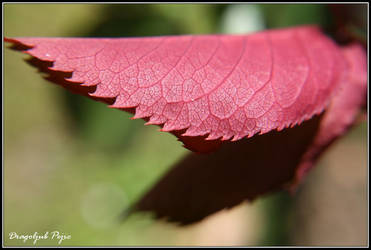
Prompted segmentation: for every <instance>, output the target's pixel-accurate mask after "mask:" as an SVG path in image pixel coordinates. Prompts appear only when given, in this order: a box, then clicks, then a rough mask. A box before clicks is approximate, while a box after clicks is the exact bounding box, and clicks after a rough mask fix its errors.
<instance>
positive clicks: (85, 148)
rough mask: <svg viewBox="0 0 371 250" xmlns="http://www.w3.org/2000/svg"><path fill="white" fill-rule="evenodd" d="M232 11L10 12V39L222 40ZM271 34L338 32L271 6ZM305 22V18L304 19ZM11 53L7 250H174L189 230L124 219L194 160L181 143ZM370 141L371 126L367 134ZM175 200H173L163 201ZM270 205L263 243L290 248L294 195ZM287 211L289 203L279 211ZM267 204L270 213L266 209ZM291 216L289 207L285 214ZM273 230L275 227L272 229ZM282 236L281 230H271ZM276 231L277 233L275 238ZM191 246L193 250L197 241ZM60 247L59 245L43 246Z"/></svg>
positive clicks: (175, 7) (97, 8)
mask: <svg viewBox="0 0 371 250" xmlns="http://www.w3.org/2000/svg"><path fill="white" fill-rule="evenodd" d="M227 8H228V5H211V4H210V5H207V4H172V5H164V4H154V5H149V4H142V5H127V4H112V5H107V4H4V5H3V13H4V17H3V18H4V36H7V37H27V36H32V37H38V36H40V37H44V36H45V37H133V36H157V35H177V34H208V33H221V32H222V31H221V28H220V27H221V26H222V24H223V23H222V22H223V21H222V16H223V14H224V13H225V11H226V9H227ZM261 11H262V13H263V14H264V18H265V27H267V28H277V27H285V26H290V25H295V24H306V23H317V24H320V25H323V26H326V25H329V20H328V13H327V10H326V9H325V8H324V7H323V6H322V5H264V6H261ZM303 13H304V14H303ZM5 47H7V45H5V46H4V53H3V55H4V68H3V70H4V75H3V80H4V84H3V89H4V178H3V180H4V199H3V200H4V205H3V208H4V217H3V218H4V222H3V223H4V224H3V225H4V236H3V238H4V245H6V246H15V245H19V246H33V240H27V241H26V242H24V241H23V240H22V239H10V238H9V235H10V234H11V233H12V232H16V233H17V234H23V235H29V234H33V233H34V232H38V233H39V234H43V233H44V232H46V231H48V232H53V231H58V232H59V233H60V234H65V235H71V239H68V240H64V241H62V243H61V244H60V245H62V246H138V245H141V246H142V245H175V244H179V242H178V241H177V237H178V236H179V235H181V234H182V233H183V231H182V230H183V229H182V228H178V227H176V226H175V225H172V224H166V223H161V222H160V223H159V222H154V221H153V220H152V219H151V216H150V215H142V214H135V215H132V216H130V217H128V218H126V220H125V221H124V222H122V221H120V220H119V219H118V216H119V215H120V214H121V213H122V211H124V210H125V209H127V208H128V207H129V206H130V205H131V204H133V202H135V201H136V200H137V199H138V198H139V197H140V195H141V194H143V193H144V192H145V191H146V190H148V189H149V188H150V187H151V185H153V184H154V183H155V182H156V180H158V179H159V178H160V177H161V176H162V175H163V174H164V173H165V172H166V171H167V170H169V169H170V167H171V166H172V165H173V164H174V163H176V162H177V161H178V160H179V159H181V158H182V157H184V156H185V155H186V154H188V153H189V151H187V150H186V149H184V148H183V147H182V146H181V143H180V142H178V141H177V139H176V138H175V137H174V136H172V135H171V134H168V133H162V132H158V130H159V127H156V126H144V125H143V124H144V121H142V120H131V119H129V118H130V117H131V116H132V115H130V114H127V113H125V112H122V111H119V110H115V109H109V108H107V106H106V105H105V104H102V103H98V102H95V101H92V100H90V99H87V98H85V97H81V96H77V95H74V94H70V93H68V92H67V91H65V90H64V89H62V88H60V87H59V86H56V85H54V84H50V83H49V82H47V81H46V80H44V79H43V78H42V77H40V74H37V73H36V69H35V68H32V67H30V66H29V65H27V64H26V63H24V62H22V60H23V59H25V58H27V56H26V55H24V54H21V53H19V52H15V51H11V50H9V49H5ZM362 131H363V133H365V131H366V127H365V126H364V127H362ZM164 195H166V194H164ZM280 197H281V196H275V197H274V202H269V198H268V199H267V198H264V199H263V200H265V202H263V203H262V204H263V205H262V204H261V205H259V206H262V210H261V211H262V212H261V213H269V214H270V215H269V216H271V217H272V216H273V217H274V216H275V217H274V218H273V217H272V218H273V219H272V220H271V221H272V224H269V222H268V223H267V225H265V227H266V228H265V231H267V233H266V235H262V236H260V237H259V238H260V240H257V241H256V242H246V244H247V245H256V244H266V245H275V244H287V241H286V238H287V235H286V234H285V231H282V227H280V225H281V224H284V223H285V221H283V218H286V215H285V214H284V215H282V214H278V215H277V214H275V213H271V212H269V211H273V210H274V206H278V207H279V208H282V207H285V206H289V205H290V204H289V202H288V201H287V200H288V198H287V197H286V196H283V198H282V197H281V198H280ZM280 202H281V203H280ZM264 204H265V205H264ZM285 209H286V208H285ZM267 228H270V230H268V229H267ZM272 230H273V231H272ZM274 230H276V231H274ZM191 241H192V238H191V237H190V238H189V240H188V241H184V240H183V241H182V242H183V243H182V244H186V243H185V242H191ZM36 245H37V246H43V245H48V246H58V245H59V244H58V239H56V238H53V239H52V238H51V237H49V238H48V239H47V240H39V241H37V244H36Z"/></svg>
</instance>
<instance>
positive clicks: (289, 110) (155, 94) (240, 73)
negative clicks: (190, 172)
mask: <svg viewBox="0 0 371 250" xmlns="http://www.w3.org/2000/svg"><path fill="white" fill-rule="evenodd" d="M5 41H7V42H12V43H13V44H15V45H16V46H18V48H17V49H20V50H24V49H26V51H25V52H26V53H28V54H30V55H32V56H33V57H34V58H36V59H33V61H31V63H32V64H33V65H35V66H37V67H39V68H40V70H41V71H44V72H48V73H49V74H50V76H49V80H51V81H54V82H56V83H58V84H61V85H62V86H64V87H66V88H68V89H70V90H72V91H74V92H77V93H80V94H84V95H87V96H90V97H92V98H94V99H96V100H100V101H104V102H106V103H109V104H111V105H110V107H114V108H119V109H125V110H128V111H131V112H134V109H135V116H134V118H144V119H146V120H147V121H148V122H147V124H158V125H161V126H162V127H163V128H162V130H163V131H170V132H173V133H174V134H175V135H176V136H178V138H179V139H180V140H182V141H183V142H184V143H185V146H186V147H187V148H189V149H191V150H193V151H196V152H209V151H212V150H214V149H215V148H216V147H218V145H220V141H219V140H218V141H212V142H207V141H208V140H216V139H220V140H221V141H224V140H229V139H231V140H233V141H235V140H239V139H241V138H244V137H251V136H253V135H254V134H256V133H259V132H260V133H261V134H263V133H267V132H269V131H271V130H273V129H278V130H281V129H283V128H285V127H289V126H293V125H295V124H298V123H301V122H302V121H304V120H307V119H310V118H311V117H312V116H313V115H314V114H319V113H321V112H322V111H323V110H324V108H325V107H326V105H327V104H328V103H329V100H330V98H331V96H332V95H333V93H334V91H335V90H336V89H337V88H338V86H339V84H340V83H341V82H342V81H343V80H344V77H345V75H346V72H347V68H346V62H345V59H344V56H343V54H342V53H341V50H340V48H339V47H338V46H337V45H336V44H334V42H333V41H332V40H330V39H329V38H327V37H326V36H325V35H324V34H322V33H321V32H320V31H319V29H318V28H316V27H298V28H288V29H282V30H272V31H265V32H260V33H256V34H252V35H235V36H232V35H204V36H164V37H151V38H116V39H115V38H112V39H99V38H16V39H8V38H6V39H5ZM68 72H70V73H72V74H70V75H67V73H68ZM66 76H69V78H68V77H67V78H66ZM129 109H130V110H129Z"/></svg>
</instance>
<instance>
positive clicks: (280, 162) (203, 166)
mask: <svg viewBox="0 0 371 250" xmlns="http://www.w3.org/2000/svg"><path fill="white" fill-rule="evenodd" d="M342 51H343V53H344V59H346V60H347V63H348V71H347V77H346V78H347V81H346V82H344V83H343V84H342V86H341V88H340V89H339V90H338V91H337V92H336V93H335V94H336V95H335V96H334V98H333V99H332V101H331V104H330V106H329V108H328V109H327V110H326V112H325V113H324V114H322V115H321V117H315V118H313V119H311V120H309V121H306V122H304V123H303V124H301V125H300V126H295V127H293V128H287V129H285V130H283V131H280V132H277V131H271V132H269V133H267V134H264V135H261V136H254V137H252V138H249V139H244V140H241V141H238V142H235V143H226V144H225V145H223V146H222V147H221V148H220V150H218V151H217V152H214V153H211V154H208V155H196V154H192V155H188V156H187V157H186V158H184V159H183V160H182V161H180V162H179V163H177V164H176V165H175V166H174V167H173V168H172V169H171V170H170V171H169V172H168V173H167V174H166V175H165V176H164V177H162V178H161V180H160V181H159V182H158V183H157V184H156V185H155V186H154V187H152V188H151V189H150V190H149V191H148V192H147V193H146V194H145V195H144V196H143V197H142V198H141V199H140V200H139V201H138V202H137V203H136V204H135V205H134V206H133V211H151V212H153V213H154V214H155V215H156V217H160V218H162V217H165V218H166V219H167V220H169V221H175V222H179V223H181V224H189V223H193V222H197V221H199V220H201V219H203V218H204V217H206V216H208V215H210V214H212V213H214V212H217V211H219V210H221V209H224V208H231V207H233V206H235V205H237V204H239V203H241V202H242V201H244V200H250V201H251V200H253V199H255V198H256V197H259V196H261V195H263V194H267V193H270V192H273V191H277V190H281V189H288V190H290V191H295V189H296V187H297V184H298V183H299V182H300V181H301V180H302V179H303V177H304V176H305V174H306V173H307V172H308V170H309V169H310V168H312V167H313V166H314V164H315V162H316V161H317V160H318V158H319V156H320V155H321V154H322V153H323V152H324V151H325V149H326V148H327V147H328V146H329V145H330V144H331V143H333V142H334V141H335V140H336V139H337V138H339V137H340V136H341V135H343V134H344V133H345V132H346V131H347V130H348V129H349V128H350V127H351V126H352V125H354V123H355V121H356V116H357V115H358V114H359V112H360V108H361V107H362V106H363V105H364V104H365V100H366V92H367V65H366V55H365V51H364V50H363V48H362V47H360V46H358V45H351V46H349V47H346V48H344V49H343V50H342Z"/></svg>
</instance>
